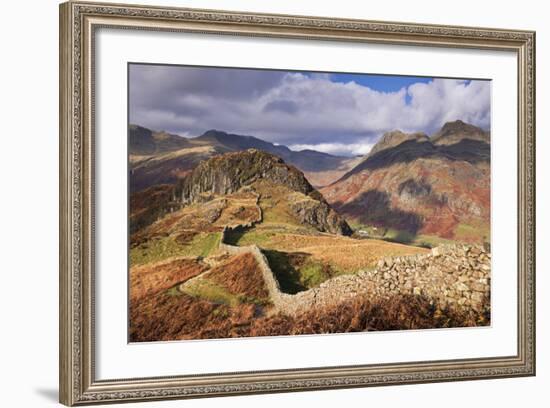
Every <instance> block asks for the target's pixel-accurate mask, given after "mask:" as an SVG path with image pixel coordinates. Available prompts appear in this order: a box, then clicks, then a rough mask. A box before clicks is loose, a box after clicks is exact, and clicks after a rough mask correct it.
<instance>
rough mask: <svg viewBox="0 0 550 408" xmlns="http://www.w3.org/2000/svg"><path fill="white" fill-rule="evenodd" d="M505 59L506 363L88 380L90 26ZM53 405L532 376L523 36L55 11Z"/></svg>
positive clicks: (530, 118) (263, 17)
mask: <svg viewBox="0 0 550 408" xmlns="http://www.w3.org/2000/svg"><path fill="white" fill-rule="evenodd" d="M106 26H109V27H116V28H121V29H123V28H132V29H141V30H163V31H180V32H181V31H184V32H201V33H217V34H230V35H244V36H269V37H285V38H302V39H324V40H334V41H365V42H376V43H382V44H401V45H406V44H413V45H430V46H441V47H458V48H476V49H486V50H506V51H513V52H515V53H516V54H517V62H518V98H519V100H518V107H519V109H518V124H519V126H518V163H519V168H518V192H519V193H518V197H517V200H518V204H519V211H518V221H519V222H518V224H519V227H518V242H519V244H518V260H519V261H518V271H517V273H518V282H519V285H518V350H517V354H516V355H513V356H503V357H494V358H482V359H467V360H446V361H429V362H416V363H402V364H381V365H369V366H365V365H363V366H345V367H321V368H315V369H293V370H279V371H266V372H252V373H251V372H249V373H239V374H221V373H220V374H212V375H193V376H177V377H168V378H166V377H163V378H158V377H156V378H133V379H113V380H102V381H98V380H96V379H95V376H94V341H93V340H94V316H93V304H94V289H93V287H94V249H93V229H94V225H93V211H94V207H93V197H94V180H93V176H92V175H93V165H94V151H93V143H94V123H93V113H94V112H93V109H94V105H93V103H94V101H93V80H94V78H93V47H94V32H95V29H96V28H98V27H106ZM59 306H60V342H59V343H60V349H59V352H60V401H61V402H62V403H64V404H66V405H80V404H89V403H107V402H123V401H145V400H154V399H169V398H190V397H204V396H220V395H235V394H252V393H266V392H284V391H302V390H318V389H330V388H345V387H362V386H372V385H390V384H410V383H423V382H435V381H451V380H469V379H482V378H499V377H516V376H530V375H534V374H535V33H534V32H531V31H512V30H502V29H489V28H469V27H455V26H441V25H421V24H411V23H394V22H374V21H362V20H347V19H346V20H344V19H331V18H319V17H301V16H288V15H268V14H250V13H239V12H228V11H213V10H197V9H181V8H160V7H149V6H135V5H122V4H97V3H84V2H68V3H64V4H61V6H60V304H59Z"/></svg>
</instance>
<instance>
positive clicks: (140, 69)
mask: <svg viewBox="0 0 550 408" xmlns="http://www.w3.org/2000/svg"><path fill="white" fill-rule="evenodd" d="M490 104H491V83H490V81H487V80H467V79H444V78H430V77H415V76H390V75H374V74H347V73H346V74H343V73H315V72H299V71H279V70H259V69H239V68H215V67H189V66H175V65H145V64H130V67H129V120H130V123H133V124H137V125H141V126H144V127H147V128H149V129H153V130H164V131H166V132H169V133H174V134H179V135H181V136H185V137H196V136H200V135H201V134H203V133H204V132H205V131H207V130H210V129H217V130H222V131H225V132H228V133H236V134H240V135H249V136H255V137H258V138H260V139H263V140H266V141H269V142H272V143H277V144H283V145H286V146H288V147H289V148H291V149H292V150H303V149H312V150H318V151H322V152H326V153H331V154H336V155H342V156H353V155H363V154H366V153H368V152H369V151H370V149H371V148H372V146H373V145H374V144H375V143H376V142H377V141H378V140H379V139H380V137H381V136H382V135H383V134H384V133H385V132H388V131H392V130H396V129H399V130H401V131H404V132H425V133H426V134H428V135H431V134H433V133H435V132H437V131H438V130H439V129H440V128H441V126H443V125H444V124H445V123H446V122H449V121H454V120H457V119H460V120H462V121H464V122H467V123H471V124H473V125H476V126H479V127H481V128H482V129H484V130H489V128H490V125H491V109H490V108H491V106H490Z"/></svg>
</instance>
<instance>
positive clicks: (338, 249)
mask: <svg viewBox="0 0 550 408" xmlns="http://www.w3.org/2000/svg"><path fill="white" fill-rule="evenodd" d="M262 246H264V247H266V248H268V249H276V250H279V251H300V252H304V253H308V254H310V255H311V256H312V259H317V260H320V261H323V262H327V263H329V264H331V265H334V266H336V267H337V268H340V269H342V270H346V271H349V270H359V269H362V268H369V267H373V266H375V265H376V262H378V260H380V259H381V258H384V257H393V256H405V255H415V254H423V253H427V252H428V250H427V249H425V248H420V247H415V246H411V245H401V244H397V243H392V242H386V241H381V240H377V239H364V240H358V239H353V238H348V237H342V236H334V235H332V236H330V235H317V236H315V235H298V234H278V235H276V236H274V237H272V238H270V240H269V242H268V243H266V244H262Z"/></svg>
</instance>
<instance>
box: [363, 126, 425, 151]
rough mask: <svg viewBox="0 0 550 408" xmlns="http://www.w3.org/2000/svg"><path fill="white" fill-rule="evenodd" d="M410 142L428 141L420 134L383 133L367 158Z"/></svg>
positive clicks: (399, 131) (394, 131) (393, 131)
mask: <svg viewBox="0 0 550 408" xmlns="http://www.w3.org/2000/svg"><path fill="white" fill-rule="evenodd" d="M410 140H415V141H417V142H425V141H429V140H430V139H429V137H428V135H426V134H425V133H422V132H415V133H405V132H403V131H401V130H392V131H390V132H386V133H384V135H383V136H382V137H381V138H380V140H379V141H378V142H377V143H376V144H375V145H374V146H373V148H372V149H371V151H370V153H369V156H372V155H373V154H375V153H378V152H380V151H382V150H385V149H389V148H390V147H395V146H397V145H400V144H401V143H403V142H407V141H410Z"/></svg>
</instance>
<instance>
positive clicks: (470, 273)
mask: <svg viewBox="0 0 550 408" xmlns="http://www.w3.org/2000/svg"><path fill="white" fill-rule="evenodd" d="M129 173H130V192H131V194H130V218H129V229H130V255H129V260H130V272H129V274H130V279H129V282H130V291H129V292H130V339H131V340H132V341H151V340H181V339H196V338H220V337H242V336H261V335H276V334H306V333H334V332H348V331H368V330H391V329H409V328H434V327H457V326H476V325H486V324H489V322H490V311H489V305H490V298H489V285H490V277H489V273H490V267H489V266H488V265H490V247H489V245H488V243H489V241H490V135H489V133H487V132H485V131H483V130H482V129H480V128H477V127H475V126H472V125H469V124H467V123H464V122H462V121H455V122H449V123H446V124H445V125H444V126H443V127H442V128H441V129H440V130H439V131H438V132H436V133H435V134H434V135H431V136H428V135H426V134H424V133H404V132H401V131H398V130H396V131H392V132H388V133H386V134H384V135H383V136H382V137H381V138H380V140H379V142H378V143H377V144H376V145H375V146H374V147H373V148H372V149H371V151H370V153H369V154H367V155H365V156H362V157H340V156H334V155H330V154H326V153H322V152H317V151H313V150H302V151H292V150H290V149H289V148H288V147H286V146H282V145H275V144H272V143H269V142H265V141H263V140H261V139H258V138H255V137H252V136H240V135H235V134H229V133H225V132H222V131H215V130H210V131H207V132H205V133H203V134H202V135H200V136H198V137H195V138H186V137H180V136H178V135H173V134H168V133H166V132H159V131H154V130H150V129H147V128H144V127H141V126H138V125H130V127H129ZM344 312H345V313H344Z"/></svg>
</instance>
